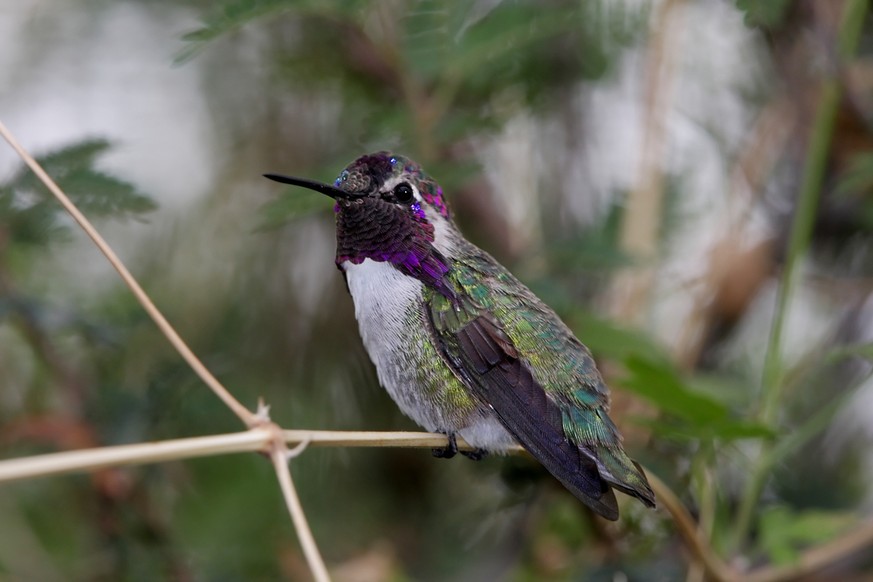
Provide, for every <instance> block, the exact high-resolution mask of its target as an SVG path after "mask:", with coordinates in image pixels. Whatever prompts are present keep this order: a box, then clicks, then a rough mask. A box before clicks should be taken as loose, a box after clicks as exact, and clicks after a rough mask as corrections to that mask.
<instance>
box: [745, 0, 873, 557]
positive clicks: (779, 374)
mask: <svg viewBox="0 0 873 582" xmlns="http://www.w3.org/2000/svg"><path fill="white" fill-rule="evenodd" d="M867 4H868V2H867V0H848V1H847V2H846V5H845V9H844V12H843V18H842V22H841V25H840V29H839V32H840V35H839V51H838V55H839V58H840V62H839V63H835V68H837V67H842V65H843V62H844V61H845V59H847V58H849V57H850V56H851V55H852V54H853V53H854V51H855V47H856V46H857V44H858V39H859V38H860V34H861V28H862V25H863V23H864V14H866V11H867ZM841 93H842V92H841V88H840V84H839V81H838V79H837V74H836V71H831V74H830V76H829V78H827V79H825V80H824V81H823V82H822V87H821V96H820V100H819V104H818V109H817V111H816V114H815V119H814V122H813V126H812V131H811V133H810V138H809V145H808V147H807V151H806V160H805V164H804V169H803V179H802V182H801V189H800V193H799V198H798V200H797V207H796V209H795V213H794V220H793V222H792V225H791V234H790V238H789V241H788V251H787V254H786V260H785V268H784V270H783V273H782V282H781V285H780V288H779V297H778V300H777V304H776V313H775V315H774V317H773V325H772V327H771V330H770V340H769V342H768V345H767V353H766V355H765V359H764V371H763V376H762V382H761V402H760V407H759V409H758V413H757V418H758V420H759V421H761V422H762V423H763V424H765V425H768V426H771V425H773V424H774V423H775V422H776V421H777V415H778V411H779V406H780V404H781V401H782V395H783V387H784V385H785V383H784V382H783V379H784V374H785V369H784V366H783V361H782V348H783V345H782V338H783V335H784V333H785V325H786V321H787V313H788V307H789V305H790V303H791V299H792V297H793V294H794V290H795V287H796V285H797V279H798V276H799V275H798V267H799V266H800V263H801V261H802V260H803V258H804V256H805V255H806V252H807V250H808V248H809V243H810V238H811V236H812V228H813V224H814V222H815V215H816V209H817V208H818V201H819V194H820V192H821V188H822V182H823V178H824V172H825V166H826V163H827V159H828V153H829V151H830V144H831V138H832V136H833V128H834V122H835V120H836V115H837V108H838V106H839V103H840V96H841ZM763 447H764V450H763V451H762V452H761V454H760V456H759V459H758V461H757V463H756V464H755V466H754V468H753V469H752V472H751V474H750V475H749V479H748V481H747V482H746V487H745V490H744V492H743V496H742V498H741V501H740V508H739V512H738V514H737V520H736V522H735V523H736V525H735V527H734V531H733V537H732V543H731V545H730V550H731V551H732V552H737V551H739V550H740V548H741V547H742V545H743V542H744V540H745V538H746V535H747V533H748V531H749V528H750V526H751V521H752V515H753V513H754V511H755V508H756V507H757V505H758V500H759V498H760V496H761V491H762V490H763V488H764V483H765V482H766V480H767V477H768V475H769V473H770V469H771V467H772V458H771V455H770V454H769V453H770V451H771V449H772V445H769V444H767V443H764V445H763Z"/></svg>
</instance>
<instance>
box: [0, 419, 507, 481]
mask: <svg viewBox="0 0 873 582" xmlns="http://www.w3.org/2000/svg"><path fill="white" fill-rule="evenodd" d="M272 438H273V435H272V433H271V432H270V431H269V430H268V427H259V428H254V429H251V430H248V431H246V432H239V433H230V434H222V435H213V436H205V437H194V438H186V439H175V440H168V441H161V442H157V443H142V444H135V445H118V446H114V447H101V448H97V449H82V450H77V451H65V452H62V453H50V454H45V455H35V456H31V457H26V458H23V459H9V460H6V461H0V483H4V482H7V481H17V480H21V479H33V478H36V477H47V476H49V475H61V474H65V473H78V472H82V471H93V470H95V469H102V468H104V467H118V466H122V465H142V464H145V463H158V462H165V461H174V460H180V459H192V458H196V457H207V456H212V455H221V454H227V453H241V452H250V451H262V450H265V449H266V448H267V447H268V446H269V444H270V442H271V439H272ZM282 439H283V440H284V441H285V443H286V444H289V445H296V444H299V443H303V442H307V441H308V442H309V443H310V446H326V447H413V448H438V447H445V446H446V445H447V444H448V440H447V439H446V436H445V435H438V434H433V433H427V432H356V431H330V430H284V431H282ZM458 449H459V450H463V451H472V450H474V449H473V447H471V446H470V445H469V444H467V443H466V442H464V440H463V439H458ZM520 451H521V448H520V447H516V448H514V449H512V450H511V451H510V452H520Z"/></svg>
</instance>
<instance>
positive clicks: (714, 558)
mask: <svg viewBox="0 0 873 582" xmlns="http://www.w3.org/2000/svg"><path fill="white" fill-rule="evenodd" d="M646 477H648V479H649V484H650V485H651V486H652V490H653V491H654V492H655V496H656V497H657V499H658V504H659V505H661V506H663V507H664V508H665V509H666V510H667V511H668V512H669V513H670V517H672V518H673V523H675V524H676V529H677V530H678V532H679V536H680V537H681V538H682V540H683V541H684V542H685V545H686V546H687V547H688V549H689V550H690V551H691V554H692V555H693V556H694V558H695V559H696V560H697V561H699V562H700V563H702V564H703V566H704V567H705V568H706V571H707V572H709V574H710V575H711V576H712V578H713V579H714V580H717V581H718V582H727V581H730V580H735V579H737V575H736V573H735V572H734V571H733V570H732V569H731V568H730V567H729V566H728V565H727V564H725V563H724V562H723V561H722V560H721V558H719V556H718V554H716V553H715V551H714V550H713V549H712V546H710V545H709V541H708V540H707V539H706V538H704V537H703V536H701V535H700V530H699V528H698V526H697V524H696V523H695V522H694V518H693V517H691V514H690V513H688V510H687V509H685V505H683V504H682V502H681V501H680V500H679V497H678V496H677V495H676V494H675V493H673V490H672V489H670V488H669V487H668V486H667V484H666V483H664V482H663V481H661V480H660V479H659V478H658V477H657V476H656V475H655V474H653V473H652V472H651V471H646Z"/></svg>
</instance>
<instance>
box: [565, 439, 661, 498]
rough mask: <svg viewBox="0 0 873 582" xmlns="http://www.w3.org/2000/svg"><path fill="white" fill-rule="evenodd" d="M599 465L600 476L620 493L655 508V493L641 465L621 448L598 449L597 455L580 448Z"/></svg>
mask: <svg viewBox="0 0 873 582" xmlns="http://www.w3.org/2000/svg"><path fill="white" fill-rule="evenodd" d="M580 448H581V449H582V450H583V452H585V453H586V454H587V455H589V456H590V458H592V459H593V460H594V462H595V463H596V464H597V469H598V471H599V473H600V476H601V477H603V479H604V480H605V481H606V482H607V483H609V484H610V486H612V487H615V488H616V489H618V490H619V491H621V492H623V493H626V494H627V495H630V496H632V497H636V498H637V499H639V500H640V501H642V502H643V503H644V504H645V505H647V506H649V507H655V492H654V491H652V487H651V486H650V485H649V481H648V479H646V473H645V471H643V468H642V467H640V464H639V463H637V462H636V461H634V460H633V459H631V458H630V457H628V456H627V455H626V454H625V452H624V451H623V450H622V449H621V447H598V448H597V451H596V453H593V452H591V451H588V450H586V447H580Z"/></svg>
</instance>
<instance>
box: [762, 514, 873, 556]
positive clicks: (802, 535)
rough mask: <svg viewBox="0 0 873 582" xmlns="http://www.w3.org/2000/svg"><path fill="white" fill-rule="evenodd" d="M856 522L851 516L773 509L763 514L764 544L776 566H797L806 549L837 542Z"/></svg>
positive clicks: (763, 546)
mask: <svg viewBox="0 0 873 582" xmlns="http://www.w3.org/2000/svg"><path fill="white" fill-rule="evenodd" d="M856 521H857V516H855V515H853V514H851V513H842V512H829V511H814V510H809V511H800V512H795V511H792V510H791V509H790V508H788V507H785V506H776V507H769V508H767V509H765V510H764V511H763V513H762V515H761V521H760V545H761V548H762V549H763V550H764V551H765V552H766V553H767V555H768V556H769V557H770V560H771V561H772V562H773V563H774V564H779V565H784V564H791V563H796V562H797V559H798V556H799V553H798V552H799V549H800V548H801V547H802V546H805V545H814V544H818V543H822V542H826V541H828V540H830V539H833V538H834V537H835V536H836V535H838V534H839V533H841V532H843V531H845V530H846V529H847V528H848V527H850V526H851V525H852V524H853V523H855V522H856Z"/></svg>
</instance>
